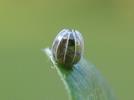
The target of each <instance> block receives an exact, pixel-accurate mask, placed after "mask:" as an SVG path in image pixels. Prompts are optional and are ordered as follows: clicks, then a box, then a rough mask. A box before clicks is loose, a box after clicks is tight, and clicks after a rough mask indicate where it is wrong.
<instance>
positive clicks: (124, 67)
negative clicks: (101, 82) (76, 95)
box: [0, 0, 134, 100]
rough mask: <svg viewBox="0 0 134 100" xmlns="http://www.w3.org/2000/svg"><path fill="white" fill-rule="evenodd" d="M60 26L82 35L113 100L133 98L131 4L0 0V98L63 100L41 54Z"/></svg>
mask: <svg viewBox="0 0 134 100" xmlns="http://www.w3.org/2000/svg"><path fill="white" fill-rule="evenodd" d="M63 28H74V29H77V30H79V31H80V32H81V33H82V34H83V37H84V40H85V53H84V54H85V57H86V58H87V59H88V60H89V61H90V62H92V63H93V64H95V65H96V67H97V68H98V69H99V70H100V72H101V73H102V75H103V76H104V77H105V78H106V79H107V80H108V82H109V84H110V86H111V87H112V88H113V90H114V92H115V94H116V95H117V97H118V100H134V95H133V93H134V1H133V0H0V100H68V96H67V93H66V91H65V88H64V85H63V84H62V82H61V80H60V79H59V76H58V75H57V72H56V71H55V70H53V69H51V68H50V66H48V65H51V64H50V61H49V60H48V59H47V57H46V56H45V54H44V53H43V52H42V51H41V49H42V48H45V47H48V46H51V44H52V41H53V39H54V37H55V36H56V35H57V33H58V32H59V31H60V30H61V29H63Z"/></svg>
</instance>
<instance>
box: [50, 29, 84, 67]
mask: <svg viewBox="0 0 134 100" xmlns="http://www.w3.org/2000/svg"><path fill="white" fill-rule="evenodd" d="M83 49H84V41H83V37H82V35H81V33H80V32H78V31H77V30H73V29H72V30H70V29H63V30H62V31H60V32H59V33H58V35H57V36H56V38H55V40H54V41H53V44H52V54H53V58H54V60H55V61H56V62H57V63H58V64H62V65H65V66H67V67H70V66H72V65H74V64H76V63H78V62H79V60H80V59H81V56H82V55H83Z"/></svg>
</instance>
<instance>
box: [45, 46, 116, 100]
mask: <svg viewBox="0 0 134 100" xmlns="http://www.w3.org/2000/svg"><path fill="white" fill-rule="evenodd" d="M43 51H44V52H45V53H46V54H47V56H48V57H49V59H50V60H51V62H52V63H53V66H54V68H55V69H56V70H57V72H58V75H59V76H60V78H61V80H62V81H63V83H64V85H65V88H66V90H67V92H68V94H69V100H115V96H114V94H113V92H112V90H111V88H110V87H109V85H108V84H107V82H106V81H105V79H104V78H103V77H102V76H101V74H100V73H99V71H98V70H97V69H96V67H95V66H94V65H92V64H91V63H89V62H87V61H86V60H85V59H84V58H82V59H81V60H80V62H79V63H78V64H76V65H74V66H73V68H72V69H65V68H64V66H60V65H58V64H56V62H55V61H54V60H53V57H52V52H51V50H50V49H49V48H46V49H44V50H43Z"/></svg>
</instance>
